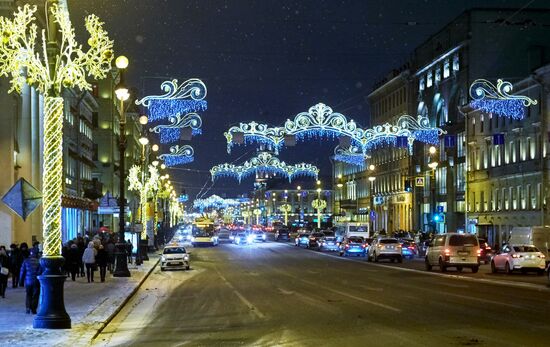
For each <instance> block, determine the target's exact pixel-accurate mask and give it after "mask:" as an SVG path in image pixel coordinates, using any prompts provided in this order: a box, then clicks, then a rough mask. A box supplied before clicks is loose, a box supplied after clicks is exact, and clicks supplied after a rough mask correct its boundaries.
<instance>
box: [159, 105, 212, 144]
mask: <svg viewBox="0 0 550 347" xmlns="http://www.w3.org/2000/svg"><path fill="white" fill-rule="evenodd" d="M168 120H169V122H170V124H160V125H157V126H155V127H153V128H151V129H149V131H150V132H152V133H156V134H160V142H161V143H172V142H177V141H178V140H180V138H181V130H182V128H191V129H192V135H199V134H201V133H202V131H201V127H202V119H201V117H200V116H199V115H198V114H197V113H194V112H193V113H187V114H184V115H181V114H176V115H175V116H171V117H169V118H168Z"/></svg>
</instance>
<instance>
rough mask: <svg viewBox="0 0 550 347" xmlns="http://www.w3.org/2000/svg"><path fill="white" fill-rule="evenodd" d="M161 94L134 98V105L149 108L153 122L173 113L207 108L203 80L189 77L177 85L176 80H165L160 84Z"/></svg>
mask: <svg viewBox="0 0 550 347" xmlns="http://www.w3.org/2000/svg"><path fill="white" fill-rule="evenodd" d="M160 88H161V89H162V91H164V92H165V94H163V95H150V96H146V97H144V98H143V99H141V100H136V105H143V106H144V107H146V108H148V109H149V120H150V121H151V122H155V121H158V120H162V119H166V118H168V117H171V116H174V115H181V114H186V113H189V112H198V111H205V110H206V109H207V103H206V100H204V99H205V98H206V94H207V89H206V85H205V84H204V82H202V81H201V80H200V79H198V78H191V79H188V80H187V81H185V82H183V83H182V84H180V85H178V80H176V79H175V80H172V81H165V82H163V83H162V84H161V85H160Z"/></svg>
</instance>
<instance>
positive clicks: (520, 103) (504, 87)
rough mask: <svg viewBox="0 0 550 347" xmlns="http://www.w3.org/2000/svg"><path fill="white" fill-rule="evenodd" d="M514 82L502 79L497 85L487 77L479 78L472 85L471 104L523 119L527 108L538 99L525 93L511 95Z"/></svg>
mask: <svg viewBox="0 0 550 347" xmlns="http://www.w3.org/2000/svg"><path fill="white" fill-rule="evenodd" d="M512 90H513V86H512V83H510V82H508V81H504V80H502V79H498V80H497V85H496V86H495V85H494V84H493V83H491V82H490V81H488V80H486V79H477V80H475V81H474V82H473V83H472V84H471V85H470V97H471V98H472V101H471V102H470V106H471V107H472V108H474V109H478V110H482V111H484V112H487V113H493V114H496V115H499V116H503V117H508V118H512V119H518V120H519V119H523V118H524V117H525V108H526V107H529V106H531V105H537V103H538V101H537V100H533V99H531V98H529V97H527V96H524V95H511V94H510V93H511V92H512Z"/></svg>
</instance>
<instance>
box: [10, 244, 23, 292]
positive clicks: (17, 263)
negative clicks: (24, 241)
mask: <svg viewBox="0 0 550 347" xmlns="http://www.w3.org/2000/svg"><path fill="white" fill-rule="evenodd" d="M9 256H10V272H11V287H12V288H17V286H18V285H19V271H21V264H23V256H22V255H21V251H20V250H19V247H17V245H16V244H15V243H12V244H11V245H10V254H9Z"/></svg>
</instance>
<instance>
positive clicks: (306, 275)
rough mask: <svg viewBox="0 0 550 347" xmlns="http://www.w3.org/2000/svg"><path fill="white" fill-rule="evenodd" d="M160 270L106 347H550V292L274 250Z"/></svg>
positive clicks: (232, 250)
mask: <svg viewBox="0 0 550 347" xmlns="http://www.w3.org/2000/svg"><path fill="white" fill-rule="evenodd" d="M191 251H192V256H191V261H192V264H191V265H192V269H191V270H190V271H170V272H161V271H160V270H156V271H155V272H154V273H153V274H152V275H151V276H150V277H149V279H148V280H147V281H146V282H145V283H144V285H143V286H142V288H141V289H140V290H139V292H138V293H137V294H136V295H135V296H134V298H133V299H132V300H130V302H129V303H128V305H126V307H125V308H124V309H123V310H122V311H121V312H120V314H119V315H118V316H117V317H115V319H114V320H113V321H112V322H111V323H110V324H109V325H108V326H107V327H106V328H105V330H104V331H103V333H102V334H100V335H99V336H98V337H97V339H96V340H95V341H94V343H93V344H94V345H98V346H101V345H103V346H316V347H317V346H548V344H549V341H550V290H549V289H548V288H546V287H545V286H540V288H538V289H531V288H518V287H513V286H507V285H500V284H493V283H491V282H490V281H489V280H487V281H474V280H472V279H462V278H450V277H442V276H440V275H439V274H436V273H432V274H426V273H425V272H423V271H414V270H411V269H405V270H404V269H402V268H398V267H392V266H385V265H378V264H371V263H366V262H364V261H355V260H353V259H344V258H339V257H334V256H331V255H324V254H319V253H318V252H314V251H309V250H304V249H298V248H295V247H293V246H288V245H285V244H278V243H272V242H268V243H265V244H255V245H251V246H235V245H226V244H224V245H221V246H219V247H215V248H200V249H191Z"/></svg>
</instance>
